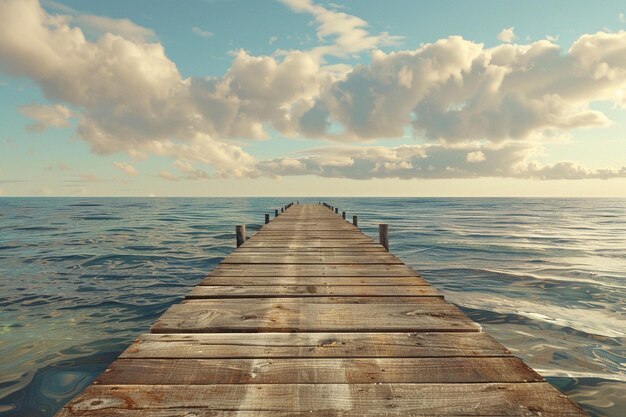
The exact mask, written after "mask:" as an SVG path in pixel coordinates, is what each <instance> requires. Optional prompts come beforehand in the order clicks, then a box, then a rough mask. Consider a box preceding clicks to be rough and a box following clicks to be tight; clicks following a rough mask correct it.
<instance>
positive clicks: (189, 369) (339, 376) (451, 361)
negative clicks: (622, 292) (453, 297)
mask: <svg viewBox="0 0 626 417" xmlns="http://www.w3.org/2000/svg"><path fill="white" fill-rule="evenodd" d="M96 381H97V383H99V384H133V385H167V384H170V385H205V384H370V383H459V382H471V383H477V382H531V381H532V382H537V381H543V378H541V376H539V375H538V374H537V373H536V372H535V371H533V370H532V369H530V368H529V367H528V366H527V365H526V364H524V362H522V361H521V360H519V359H517V358H515V357H504V358H503V357H500V358H401V359H398V358H366V359H364V358H341V359H336V358H333V359H326V358H323V359H319V358H318V359H302V358H296V359H258V358H255V359H184V360H182V359H181V360H175V361H173V360H169V359H118V360H117V361H115V362H114V363H113V364H112V365H111V366H110V367H109V369H107V371H106V372H104V373H103V374H102V375H100V377H99V378H98V379H97V380H96Z"/></svg>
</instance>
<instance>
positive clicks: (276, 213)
mask: <svg viewBox="0 0 626 417" xmlns="http://www.w3.org/2000/svg"><path fill="white" fill-rule="evenodd" d="M274 217H278V209H276V210H274Z"/></svg>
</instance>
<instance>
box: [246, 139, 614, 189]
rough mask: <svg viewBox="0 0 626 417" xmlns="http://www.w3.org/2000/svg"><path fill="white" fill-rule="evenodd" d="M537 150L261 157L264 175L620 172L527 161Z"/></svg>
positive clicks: (509, 146) (422, 149) (511, 147)
mask: <svg viewBox="0 0 626 417" xmlns="http://www.w3.org/2000/svg"><path fill="white" fill-rule="evenodd" d="M536 152H537V148H536V146H534V145H532V144H528V143H520V142H507V143H502V144H498V145H485V144H482V145H481V144H465V145H461V146H456V147H453V148H449V147H446V146H442V145H402V146H397V147H391V148H389V147H384V146H340V147H326V148H318V149H311V150H309V151H306V152H305V154H306V155H303V156H300V157H295V158H277V159H274V160H269V161H261V162H260V163H259V166H258V168H259V170H260V171H261V172H262V174H263V175H266V176H286V175H289V176H294V175H317V176H321V177H335V178H350V179H359V180H367V179H373V178H399V179H414V178H421V179H449V178H479V177H503V178H526V179H530V178H533V179H542V180H553V179H585V178H601V179H609V178H625V177H626V166H625V167H622V168H621V169H598V170H592V169H588V168H585V167H582V166H580V165H579V164H576V163H575V162H569V161H565V162H558V163H555V164H552V165H550V164H548V165H539V164H537V163H536V162H532V161H530V158H531V157H532V156H533V155H534V154H535V153H536Z"/></svg>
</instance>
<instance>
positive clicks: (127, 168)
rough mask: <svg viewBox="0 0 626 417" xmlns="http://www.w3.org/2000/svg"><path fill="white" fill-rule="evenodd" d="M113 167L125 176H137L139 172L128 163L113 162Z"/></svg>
mask: <svg viewBox="0 0 626 417" xmlns="http://www.w3.org/2000/svg"><path fill="white" fill-rule="evenodd" d="M113 166H114V167H115V168H117V169H119V170H120V171H122V172H123V173H125V174H126V175H139V171H137V168H135V167H134V166H133V165H131V164H129V163H128V162H113Z"/></svg>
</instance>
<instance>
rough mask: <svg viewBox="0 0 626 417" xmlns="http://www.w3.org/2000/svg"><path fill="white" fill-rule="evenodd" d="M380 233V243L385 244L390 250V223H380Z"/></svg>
mask: <svg viewBox="0 0 626 417" xmlns="http://www.w3.org/2000/svg"><path fill="white" fill-rule="evenodd" d="M378 235H379V238H380V239H379V240H380V244H381V245H383V247H384V248H385V250H386V251H387V252H389V225H388V224H379V225H378Z"/></svg>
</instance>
